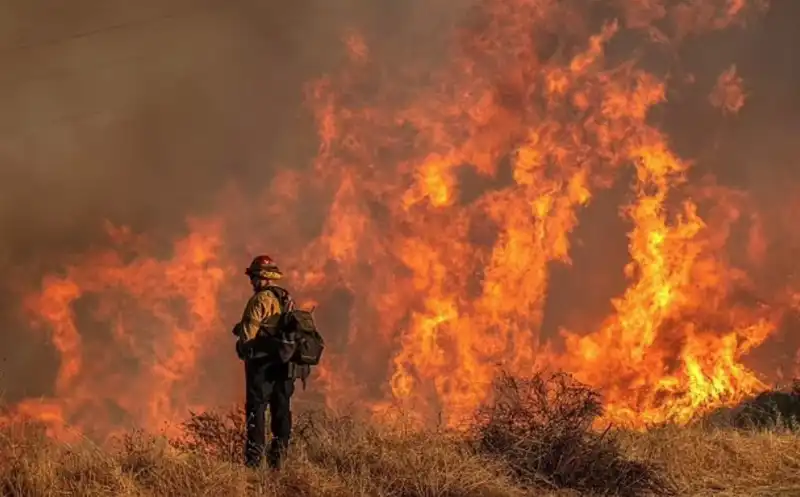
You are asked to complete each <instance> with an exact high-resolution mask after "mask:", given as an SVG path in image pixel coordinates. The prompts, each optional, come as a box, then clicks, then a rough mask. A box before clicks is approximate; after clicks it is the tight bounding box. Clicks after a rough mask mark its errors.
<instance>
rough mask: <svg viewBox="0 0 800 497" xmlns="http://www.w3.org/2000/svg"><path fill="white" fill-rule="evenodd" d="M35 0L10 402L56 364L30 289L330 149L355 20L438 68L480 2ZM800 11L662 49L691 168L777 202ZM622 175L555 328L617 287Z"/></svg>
mask: <svg viewBox="0 0 800 497" xmlns="http://www.w3.org/2000/svg"><path fill="white" fill-rule="evenodd" d="M35 4H36V2H30V1H28V2H23V1H19V0H16V1H13V2H4V4H3V6H2V7H0V9H1V10H0V60H2V61H3V67H4V69H5V70H4V71H3V74H2V75H0V108H2V109H3V112H2V114H0V185H2V186H0V230H2V233H3V241H4V243H3V245H2V247H0V269H1V270H3V271H4V273H5V274H6V275H7V276H8V278H7V280H6V284H7V285H6V288H5V289H4V294H0V298H2V302H3V304H2V305H0V326H3V330H2V331H0V349H1V350H13V351H14V352H13V354H5V358H4V361H5V362H4V363H3V364H2V365H0V371H3V372H5V373H0V389H2V390H4V393H5V394H6V395H7V396H8V397H9V398H10V399H12V400H13V399H16V398H20V397H30V396H36V395H41V394H44V393H46V392H48V390H49V389H50V387H51V385H52V383H53V374H54V369H55V366H51V365H50V364H52V363H54V362H55V361H56V355H55V354H54V353H53V352H52V351H51V348H50V347H49V346H48V344H47V343H46V342H45V337H44V336H41V335H36V334H32V333H30V332H29V330H28V327H27V325H26V323H25V320H24V319H23V318H22V316H21V315H20V304H19V295H20V293H21V292H22V291H23V290H26V289H29V288H30V287H35V286H36V285H37V284H38V283H39V282H40V280H41V277H42V275H43V274H45V273H50V272H52V271H59V270H60V268H61V267H62V265H63V263H64V260H68V258H69V256H70V255H71V254H77V253H82V252H84V251H86V250H87V249H89V248H91V247H94V246H98V245H103V244H105V243H107V242H106V233H105V226H106V223H105V222H106V221H107V220H108V221H111V222H112V223H113V224H114V225H126V226H131V227H132V229H133V230H134V231H136V232H146V233H148V234H150V235H152V236H153V238H155V239H157V240H163V241H165V242H167V241H169V240H171V239H173V238H174V237H176V236H178V235H179V234H181V233H182V232H183V231H184V230H185V224H184V223H185V219H186V217H187V216H190V215H203V214H208V213H213V212H214V211H216V210H217V209H218V208H219V199H220V197H219V194H220V192H221V191H223V190H224V189H225V187H226V186H229V185H235V189H234V190H228V191H234V192H235V196H236V198H235V199H233V200H231V202H232V203H231V204H230V205H228V207H227V209H226V212H228V213H233V212H235V210H236V209H237V208H241V209H247V208H248V206H249V205H250V204H251V203H252V202H256V199H257V196H258V195H259V194H260V193H261V190H262V189H263V188H264V187H265V185H267V184H268V183H269V182H270V180H271V179H272V178H273V176H274V175H275V173H276V171H279V170H286V169H299V168H303V167H306V166H308V165H309V163H310V162H311V161H312V160H313V157H314V155H315V153H316V152H317V149H318V146H319V144H318V140H317V137H316V136H315V133H314V129H313V125H312V118H311V116H310V114H309V113H308V112H307V110H306V109H305V108H304V107H303V95H304V93H303V91H304V88H305V85H306V84H307V83H308V82H309V81H311V80H313V79H315V78H317V77H319V76H321V75H323V74H326V73H328V72H330V71H332V70H334V69H335V68H336V67H337V66H338V65H339V64H340V63H341V62H342V58H343V56H344V53H343V49H342V46H341V40H342V38H343V37H344V36H346V34H347V32H348V30H350V29H357V30H358V31H359V32H362V33H364V35H365V37H366V38H367V39H368V40H369V42H370V43H369V49H370V51H371V54H370V57H371V59H373V60H378V61H380V63H379V64H377V67H379V68H381V67H385V68H392V69H394V70H397V68H401V67H403V65H404V64H406V63H408V62H409V61H411V60H413V61H415V66H416V67H419V66H420V64H429V65H430V66H431V67H435V65H436V64H437V63H439V62H441V61H442V60H444V58H445V57H447V53H448V49H449V48H450V45H449V43H450V42H449V40H447V39H446V38H445V37H446V36H448V34H449V32H450V31H449V28H451V27H452V26H453V25H456V24H460V23H461V22H462V21H463V20H464V19H465V17H466V16H467V15H468V10H467V7H468V4H469V2H455V1H453V0H449V1H445V0H439V1H435V2H424V1H415V2H397V1H390V0H383V1H380V2H370V1H367V0H348V1H342V2H326V1H323V0H315V1H309V0H297V1H294V2H259V1H256V0H237V1H221V0H213V1H212V0H205V1H202V2H189V1H180V0H172V1H159V2H156V1H150V2H114V3H108V2H97V1H87V0H83V1H79V2H71V3H70V4H69V6H68V7H65V8H60V9H43V8H40V7H37V6H36V5H35ZM798 15H800V4H798V3H797V2H793V1H792V0H783V1H774V2H773V5H772V9H771V10H770V12H769V13H768V15H767V16H766V17H765V18H763V19H761V20H759V21H757V22H756V23H754V24H753V25H751V26H749V27H748V29H747V30H740V29H734V30H730V31H725V32H720V33H718V34H715V35H714V36H711V37H704V38H703V39H702V40H697V41H692V40H689V41H688V42H687V43H685V44H684V45H682V46H681V49H680V51H679V53H676V54H672V53H662V54H658V55H657V56H654V57H655V59H657V61H656V62H654V64H656V63H657V64H659V67H660V68H661V72H663V73H665V74H668V75H669V76H670V77H671V78H673V79H680V78H683V77H687V76H689V75H691V76H692V80H693V83H692V84H691V85H689V84H687V85H684V86H681V89H682V90H683V91H682V92H681V93H680V94H675V95H672V94H670V95H668V96H667V98H668V103H667V105H666V106H665V108H664V110H663V111H661V112H660V113H659V114H658V115H656V116H654V118H653V119H657V120H660V121H662V124H663V126H662V127H663V128H665V129H666V130H668V131H669V132H670V136H671V137H672V140H673V145H674V146H675V148H676V150H677V151H678V152H679V153H680V154H681V155H683V156H684V157H688V158H695V159H697V160H698V164H697V168H695V169H694V170H693V171H694V172H693V174H697V175H698V176H701V175H703V174H706V173H713V174H714V175H715V176H716V177H717V178H718V181H719V182H721V183H723V184H729V185H732V186H735V187H738V188H742V189H744V190H747V191H748V192H751V193H752V195H753V197H754V199H755V200H754V202H755V204H757V205H758V206H759V208H761V209H763V210H765V211H767V212H768V211H769V210H770V209H776V210H778V209H782V208H784V207H785V205H784V204H785V202H784V200H782V199H787V198H789V197H791V196H792V195H796V194H797V190H796V188H793V186H794V185H795V184H796V182H797V179H798V177H797V173H796V172H795V171H796V170H797V169H796V164H795V162H796V160H795V158H796V157H797V156H798V153H797V152H798V147H800V145H796V144H795V143H794V140H793V136H794V135H795V134H796V131H797V130H798V129H799V128H800V94H798V92H797V91H796V88H797V84H798V80H800V73H798V71H799V70H800V50H798V49H797V47H800V34H798V33H796V30H795V29H794V28H795V27H794V25H793V22H792V20H793V19H796V18H797V16H798ZM630 43H635V40H633V41H630ZM626 53H628V51H627V50H626ZM648 55H652V54H648ZM675 61H679V62H675ZM734 64H735V65H736V68H737V73H738V74H739V75H741V77H742V78H743V80H744V82H745V91H746V93H747V99H746V103H745V106H744V107H743V109H742V110H741V111H740V112H739V113H738V114H737V115H736V116H734V117H732V118H730V117H728V118H725V117H724V116H722V115H721V113H720V111H719V109H715V108H714V107H713V106H711V105H709V103H708V95H709V93H710V92H711V90H712V87H713V85H714V84H715V82H716V79H717V77H718V76H719V74H720V73H721V72H722V71H724V70H726V69H727V68H728V67H730V66H731V65H734ZM677 86H680V85H677ZM413 90H414V89H413V88H409V89H408V91H409V92H413ZM363 91H364V92H368V91H371V90H370V89H369V88H364V89H363ZM627 186H628V185H627V184H625V178H623V179H622V180H621V181H620V182H619V184H618V186H617V187H615V188H613V189H610V190H608V191H606V192H601V193H599V194H598V195H597V198H595V199H594V200H593V203H592V205H593V210H592V212H587V213H585V214H584V215H583V217H582V219H581V223H580V224H579V226H578V228H577V229H576V231H575V233H574V239H575V243H574V249H573V253H572V259H573V266H572V268H570V270H569V271H564V272H563V274H562V272H559V271H560V270H559V269H558V268H554V270H555V271H556V273H555V274H554V276H553V280H552V284H551V287H550V289H549V294H548V299H549V300H550V301H551V302H549V303H548V310H547V312H546V313H545V316H546V321H545V323H544V325H543V326H544V328H545V331H544V334H545V335H548V334H549V335H552V334H554V333H555V330H556V329H557V328H558V327H559V326H561V325H567V326H568V327H570V328H576V329H579V328H586V326H584V324H585V323H586V322H590V321H591V320H593V319H595V318H597V317H599V316H603V315H605V314H606V313H607V311H608V297H609V296H612V295H616V294H619V293H620V291H621V289H622V288H624V279H623V278H624V276H623V272H622V267H623V265H624V264H625V263H626V261H627V254H626V243H627V240H626V239H625V231H626V229H627V226H626V225H625V223H624V221H622V220H621V219H620V217H619V216H618V215H617V209H618V206H619V203H620V202H619V199H620V197H623V196H624V195H625V194H626V192H627ZM465 189H467V186H466V185H465ZM301 207H302V208H303V211H302V212H298V213H294V216H295V217H296V218H297V220H298V222H301V223H303V224H304V225H307V230H308V231H309V232H313V231H314V230H315V229H318V227H319V225H320V224H321V221H322V219H323V216H325V209H326V208H327V203H326V201H325V199H309V201H308V202H307V203H306V204H305V205H301ZM241 217H242V218H243V219H245V220H254V219H260V218H259V217H258V216H254V217H253V216H249V215H248V214H247V213H246V212H242V213H241ZM770 227H771V229H772V230H773V232H777V231H779V230H780V229H783V228H785V226H784V225H782V224H780V223H778V224H775V223H771V224H770ZM229 228H230V229H231V230H233V231H232V232H234V233H236V238H237V239H242V240H246V239H248V237H247V236H246V235H244V234H243V233H244V232H246V231H247V230H250V229H257V230H262V232H263V236H262V238H263V237H267V238H271V239H276V246H280V242H279V241H277V239H279V238H280V237H281V236H282V232H280V230H279V229H277V228H276V227H274V226H271V225H269V224H259V225H257V226H253V225H250V226H248V225H246V222H245V224H243V225H242V226H233V227H229ZM797 241H800V240H797ZM790 245H791V244H790ZM288 246H291V244H288ZM784 248H785V247H784ZM252 250H258V248H257V247H252ZM270 250H272V249H270ZM781 252H782V253H785V250H782V251H781ZM237 255H241V257H242V259H244V258H246V257H248V256H249V255H251V254H246V253H244V252H242V253H241V254H237ZM245 262H246V261H244V260H243V262H242V263H245ZM576 308H577V309H581V310H582V312H575V309H576ZM237 310H238V309H237ZM340 319H341V320H342V321H343V320H345V319H346V318H345V317H342V318H340ZM570 320H574V321H570ZM40 365H41V366H40ZM23 372H24V378H25V379H24V380H23V381H20V380H19V378H20V377H22V376H20V375H23ZM3 374H6V376H7V377H3ZM12 378H15V379H13V380H12Z"/></svg>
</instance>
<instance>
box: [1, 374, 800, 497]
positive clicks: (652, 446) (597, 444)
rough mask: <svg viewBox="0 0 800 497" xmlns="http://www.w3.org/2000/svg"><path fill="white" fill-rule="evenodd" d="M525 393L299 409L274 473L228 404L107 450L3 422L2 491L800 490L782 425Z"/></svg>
mask: <svg viewBox="0 0 800 497" xmlns="http://www.w3.org/2000/svg"><path fill="white" fill-rule="evenodd" d="M552 381H553V380H550V382H551V383H552ZM545 384H546V382H541V381H540V383H539V386H540V387H541V386H542V385H545ZM514 388H517V389H520V388H521V387H519V386H515V387H514ZM539 400H541V399H539ZM531 402H532V401H531V398H530V397H528V398H527V400H525V398H524V396H523V398H522V400H520V396H516V397H515V400H514V401H513V402H512V403H506V404H502V402H498V403H497V404H496V405H494V406H492V407H491V408H490V409H486V410H483V411H481V412H480V413H479V415H478V416H476V419H475V422H474V424H473V426H471V427H470V428H469V429H466V430H465V429H462V430H457V431H450V430H442V429H418V428H411V427H408V426H405V425H403V424H402V423H397V422H395V423H393V424H392V425H389V424H387V423H380V424H375V423H368V422H365V421H363V420H361V419H358V418H356V417H352V416H350V417H348V416H341V415H338V416H336V415H332V414H330V413H322V412H308V413H305V414H303V415H301V416H298V418H299V419H298V422H297V429H296V431H295V433H296V436H295V442H296V443H295V444H294V446H293V449H292V453H291V456H290V460H289V462H288V463H287V465H286V467H285V468H284V470H283V471H281V472H279V473H275V472H272V471H269V470H267V469H261V470H257V471H255V470H248V469H245V468H243V467H242V466H241V465H240V464H239V461H238V460H239V457H240V454H241V417H240V414H241V413H240V412H236V411H233V412H231V413H230V414H226V415H220V414H216V413H203V414H192V415H191V417H190V419H189V421H187V422H186V423H185V424H184V430H185V432H184V433H185V434H184V435H183V436H181V437H179V438H177V439H167V438H165V437H159V436H150V435H146V434H144V433H141V432H132V433H130V434H129V435H126V436H124V437H122V438H120V439H119V440H118V441H117V442H116V443H114V444H112V446H107V447H103V448H101V447H100V446H99V445H96V444H93V443H91V442H89V441H85V442H81V443H78V444H74V443H73V444H66V443H59V442H56V441H53V440H50V439H48V438H47V437H46V436H44V435H43V434H42V433H41V430H37V429H36V427H35V426H33V425H9V426H6V427H5V428H4V430H3V432H2V435H0V489H2V494H3V495H8V496H12V495H19V496H31V497H34V496H55V495H85V496H95V495H96V496H100V495H104V496H105V495H117V496H125V497H127V496H145V495H154V496H155V495H159V496H160V495H170V496H176V497H180V496H189V495H193V496H194V495H214V496H217V495H231V496H238V495H254V496H283V495H286V496H289V495H292V496H315V497H345V496H398V497H414V496H447V497H451V496H452V497H455V496H481V497H492V496H496V497H501V496H502V497H505V496H508V497H512V496H526V495H531V496H557V497H559V496H570V495H601V494H603V495H621V496H636V495H686V496H703V495H714V496H797V495H800V436H799V435H798V434H796V432H794V431H792V429H791V426H790V425H787V424H786V423H772V424H771V425H769V426H763V425H762V426H761V427H760V428H753V427H750V428H743V427H741V426H740V425H739V426H735V425H734V424H733V423H730V424H720V423H716V424H715V425H713V426H712V425H711V424H709V423H696V424H693V425H691V426H672V425H669V426H660V427H654V428H652V429H650V430H648V431H644V432H642V431H624V430H611V431H604V432H598V431H596V430H595V429H593V428H592V427H590V426H589V425H588V424H587V422H589V421H591V420H592V419H593V418H594V417H596V416H597V415H598V412H597V410H596V406H595V405H594V404H593V403H592V402H593V398H592V397H591V396H583V397H581V396H578V397H577V398H576V399H573V400H572V401H569V400H567V401H559V402H560V404H559V406H558V408H556V409H552V408H548V409H549V410H548V411H547V412H544V411H542V410H541V406H538V407H537V406H533V407H532V404H531ZM498 406H499V407H498ZM565 406H566V407H565Z"/></svg>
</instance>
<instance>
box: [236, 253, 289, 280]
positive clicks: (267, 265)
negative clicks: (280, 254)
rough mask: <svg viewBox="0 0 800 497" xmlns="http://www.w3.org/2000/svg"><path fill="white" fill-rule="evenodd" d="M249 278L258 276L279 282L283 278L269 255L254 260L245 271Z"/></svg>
mask: <svg viewBox="0 0 800 497" xmlns="http://www.w3.org/2000/svg"><path fill="white" fill-rule="evenodd" d="M244 274H246V275H247V276H251V277H252V276H258V277H261V278H264V279H268V280H278V279H280V278H281V277H282V276H283V273H281V270H280V269H279V268H278V265H277V264H275V261H273V260H272V257H270V256H268V255H259V256H257V257H255V258H254V259H253V262H251V263H250V266H249V267H248V268H247V269H245V270H244Z"/></svg>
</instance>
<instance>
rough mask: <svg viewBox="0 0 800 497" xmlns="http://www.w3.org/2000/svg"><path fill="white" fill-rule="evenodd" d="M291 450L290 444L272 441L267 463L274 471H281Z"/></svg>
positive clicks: (276, 440)
mask: <svg viewBox="0 0 800 497" xmlns="http://www.w3.org/2000/svg"><path fill="white" fill-rule="evenodd" d="M288 448H289V443H288V442H286V441H283V440H278V439H276V438H275V439H272V443H271V444H270V447H269V453H268V454H267V462H268V463H269V466H270V467H271V468H272V469H274V470H276V471H277V470H280V469H281V467H283V463H284V461H285V460H286V452H287V449H288Z"/></svg>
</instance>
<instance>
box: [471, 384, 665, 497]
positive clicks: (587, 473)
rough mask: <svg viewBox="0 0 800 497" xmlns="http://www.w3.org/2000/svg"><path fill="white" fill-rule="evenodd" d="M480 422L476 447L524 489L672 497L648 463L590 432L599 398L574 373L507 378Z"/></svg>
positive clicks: (482, 412) (498, 386)
mask: <svg viewBox="0 0 800 497" xmlns="http://www.w3.org/2000/svg"><path fill="white" fill-rule="evenodd" d="M494 394H495V395H494V399H493V402H492V403H491V404H490V405H487V406H485V407H483V408H481V409H480V410H479V411H478V413H477V419H476V422H475V435H476V442H477V449H478V450H479V451H480V452H481V453H484V454H490V455H492V456H494V457H497V458H500V459H502V460H503V461H505V462H506V463H507V464H508V466H509V467H510V469H511V470H512V471H513V473H514V474H515V475H516V478H518V479H519V481H520V482H521V483H522V484H523V485H525V486H526V487H543V486H544V487H549V488H569V489H574V490H579V491H586V492H591V493H595V494H615V495H620V496H639V495H647V494H650V495H673V494H674V493H675V492H674V490H673V485H672V484H671V483H670V482H669V481H668V479H667V478H666V477H665V476H664V473H663V472H662V471H661V469H660V468H659V467H658V466H657V465H656V464H655V463H654V462H651V461H633V460H630V459H628V458H626V457H625V456H624V454H623V452H622V449H621V447H620V444H619V443H618V441H617V439H616V436H615V434H614V433H613V432H611V431H610V430H606V431H605V432H600V433H598V432H596V431H594V430H593V429H592V427H593V424H594V423H595V421H596V420H597V418H598V416H600V415H601V414H602V405H601V403H600V397H599V395H598V394H597V393H596V392H594V391H593V390H592V389H591V388H589V387H587V386H586V385H583V384H581V383H579V382H577V381H576V380H574V379H573V378H572V377H571V376H570V375H567V374H564V373H556V374H551V375H547V376H545V375H542V374H536V375H534V376H532V377H529V378H514V377H511V376H509V375H507V374H502V375H501V376H500V377H499V378H498V379H497V380H496V382H495V388H494Z"/></svg>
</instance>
